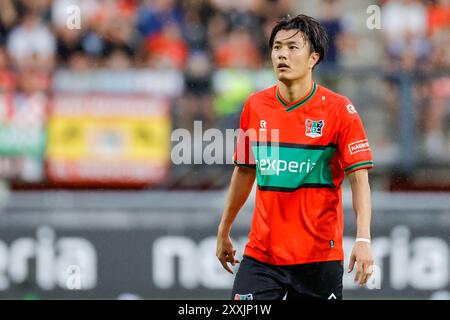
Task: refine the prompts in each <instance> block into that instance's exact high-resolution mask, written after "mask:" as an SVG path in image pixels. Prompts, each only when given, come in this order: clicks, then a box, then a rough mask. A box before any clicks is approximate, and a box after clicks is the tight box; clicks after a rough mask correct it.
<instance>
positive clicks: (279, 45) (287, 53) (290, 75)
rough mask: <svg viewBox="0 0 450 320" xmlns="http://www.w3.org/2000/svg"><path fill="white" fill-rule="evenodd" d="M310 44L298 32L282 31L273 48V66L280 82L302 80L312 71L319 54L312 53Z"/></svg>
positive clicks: (277, 35) (278, 34) (276, 37)
mask: <svg viewBox="0 0 450 320" xmlns="http://www.w3.org/2000/svg"><path fill="white" fill-rule="evenodd" d="M309 46H310V44H309V42H308V41H306V40H305V38H304V37H303V33H302V32H299V31H298V30H280V31H278V32H277V34H276V35H275V39H274V42H273V47H272V64H273V68H274V70H275V74H276V76H277V78H278V80H280V81H283V82H285V81H287V82H289V81H293V80H297V79H302V78H304V77H305V76H307V75H308V73H310V72H311V71H312V67H313V66H314V64H315V63H316V62H317V60H318V56H319V55H318V53H316V52H313V53H310V48H309Z"/></svg>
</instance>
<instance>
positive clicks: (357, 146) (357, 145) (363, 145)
mask: <svg viewBox="0 0 450 320" xmlns="http://www.w3.org/2000/svg"><path fill="white" fill-rule="evenodd" d="M348 149H349V150H350V154H351V155H353V154H355V153H358V152H362V151H369V150H370V145H369V141H368V140H367V139H365V140H360V141H356V142H353V143H350V144H349V145H348Z"/></svg>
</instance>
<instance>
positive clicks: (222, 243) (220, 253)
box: [216, 235, 239, 274]
mask: <svg viewBox="0 0 450 320" xmlns="http://www.w3.org/2000/svg"><path fill="white" fill-rule="evenodd" d="M235 255H236V250H234V248H233V242H232V241H231V238H230V236H221V235H218V236H217V248H216V256H217V259H219V261H220V263H221V264H222V266H223V268H224V269H225V270H227V271H228V272H229V273H231V274H233V271H232V270H231V268H230V266H229V265H228V263H231V265H232V266H234V265H235V264H236V263H239V260H237V259H236V258H235V257H234V256H235Z"/></svg>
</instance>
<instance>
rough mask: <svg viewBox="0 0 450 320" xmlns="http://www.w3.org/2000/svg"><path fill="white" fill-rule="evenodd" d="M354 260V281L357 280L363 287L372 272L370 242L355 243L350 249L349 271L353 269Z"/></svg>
mask: <svg viewBox="0 0 450 320" xmlns="http://www.w3.org/2000/svg"><path fill="white" fill-rule="evenodd" d="M355 262H356V274H355V282H358V283H359V285H360V286H361V287H363V286H364V285H365V284H366V283H367V280H368V279H369V277H370V275H371V274H372V272H373V258H372V250H371V249H370V244H368V243H366V242H356V243H355V245H354V247H353V250H352V255H351V257H350V263H349V265H348V272H349V273H350V272H352V271H353V267H354V265H355Z"/></svg>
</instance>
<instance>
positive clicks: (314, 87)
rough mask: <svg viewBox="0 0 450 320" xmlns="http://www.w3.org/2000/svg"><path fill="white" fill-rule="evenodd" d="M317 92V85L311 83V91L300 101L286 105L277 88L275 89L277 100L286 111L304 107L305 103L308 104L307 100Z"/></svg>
mask: <svg viewBox="0 0 450 320" xmlns="http://www.w3.org/2000/svg"><path fill="white" fill-rule="evenodd" d="M316 91H317V84H316V83H315V82H313V85H312V88H311V90H310V91H309V92H308V93H307V94H306V95H305V96H304V97H303V98H301V99H299V100H297V101H294V102H292V103H288V102H287V101H286V100H284V98H283V97H282V96H281V94H280V91H279V88H278V86H277V89H276V95H277V100H278V101H279V102H280V103H281V104H282V105H283V106H284V107H286V109H285V110H286V111H288V112H289V111H292V110H295V109H297V108H298V107H301V106H302V105H304V104H305V103H306V102H308V101H309V100H311V98H312V97H313V96H314V94H315V93H316Z"/></svg>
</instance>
